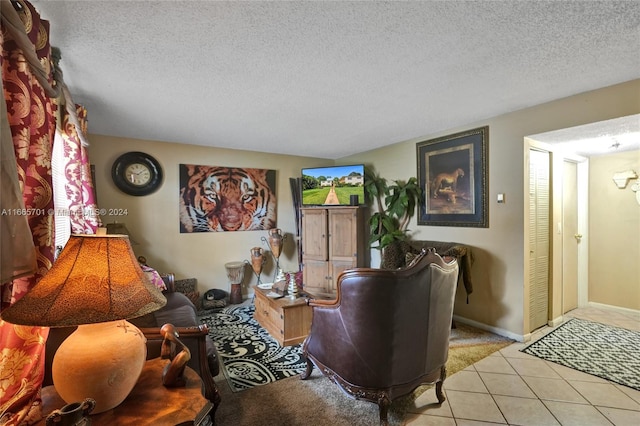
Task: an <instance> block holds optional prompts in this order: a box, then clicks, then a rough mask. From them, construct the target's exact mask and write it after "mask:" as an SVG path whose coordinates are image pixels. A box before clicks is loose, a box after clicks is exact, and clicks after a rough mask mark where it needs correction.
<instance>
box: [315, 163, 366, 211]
mask: <svg viewBox="0 0 640 426" xmlns="http://www.w3.org/2000/svg"><path fill="white" fill-rule="evenodd" d="M362 204H364V165H363V164H356V165H351V166H331V167H314V168H307V169H302V205H303V206H339V205H343V206H349V205H352V206H353V205H362Z"/></svg>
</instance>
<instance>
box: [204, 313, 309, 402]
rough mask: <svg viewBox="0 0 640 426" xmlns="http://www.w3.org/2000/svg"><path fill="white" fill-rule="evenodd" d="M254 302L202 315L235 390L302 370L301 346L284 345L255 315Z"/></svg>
mask: <svg viewBox="0 0 640 426" xmlns="http://www.w3.org/2000/svg"><path fill="white" fill-rule="evenodd" d="M254 310H255V306H254V305H248V306H233V307H228V308H225V309H223V310H221V311H220V312H218V313H215V314H212V315H205V316H202V317H200V322H201V323H205V324H207V326H208V327H209V335H210V336H211V338H212V339H213V341H214V342H215V345H216V348H217V349H218V353H219V354H220V358H221V359H222V364H223V366H222V367H223V368H222V370H223V371H224V374H225V376H226V378H227V381H228V382H229V386H230V387H231V389H232V390H233V391H234V392H239V391H242V390H245V389H249V388H251V387H254V386H258V385H264V384H267V383H271V382H275V381H276V380H280V379H284V378H286V377H291V376H295V375H298V374H300V373H301V372H303V371H304V369H305V368H306V361H305V360H304V359H303V358H302V346H301V345H294V346H285V347H282V346H280V344H279V343H278V342H277V341H276V340H274V339H273V338H272V337H271V336H270V335H269V333H268V332H267V330H265V329H264V328H262V327H261V326H260V324H258V322H257V321H256V320H255V319H253V312H254Z"/></svg>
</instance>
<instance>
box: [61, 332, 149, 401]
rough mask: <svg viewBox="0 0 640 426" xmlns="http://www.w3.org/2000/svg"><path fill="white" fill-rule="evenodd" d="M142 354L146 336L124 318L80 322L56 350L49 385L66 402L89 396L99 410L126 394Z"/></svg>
mask: <svg viewBox="0 0 640 426" xmlns="http://www.w3.org/2000/svg"><path fill="white" fill-rule="evenodd" d="M146 357H147V346H146V338H145V337H144V335H143V334H142V332H141V331H140V330H139V329H138V328H137V327H135V326H134V325H133V324H131V323H129V322H127V321H124V320H121V321H112V322H106V323H98V324H88V325H81V326H79V327H78V329H77V330H76V331H75V332H73V333H72V334H71V335H70V336H69V337H67V339H66V340H65V341H64V342H62V344H61V345H60V347H59V348H58V351H57V352H56V355H55V357H54V359H53V365H52V368H51V373H52V377H53V385H54V386H55V388H56V391H57V392H58V395H60V397H61V398H62V399H64V400H65V401H66V402H67V403H72V402H74V401H82V400H84V399H85V398H92V399H94V400H95V401H96V406H95V409H94V410H93V413H102V412H104V411H107V410H110V409H112V408H114V407H117V406H118V405H120V404H121V403H122V401H124V399H125V398H126V397H127V395H129V393H130V392H131V390H132V389H133V387H134V386H135V384H136V382H137V381H138V378H139V377H140V373H141V372H142V368H143V367H144V363H145V361H146Z"/></svg>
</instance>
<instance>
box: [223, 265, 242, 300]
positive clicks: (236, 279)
mask: <svg viewBox="0 0 640 426" xmlns="http://www.w3.org/2000/svg"><path fill="white" fill-rule="evenodd" d="M244 265H245V263H244V262H228V263H225V264H224V267H225V269H226V270H227V278H228V279H229V283H230V284H231V294H230V295H229V303H231V304H232V305H237V304H239V303H242V281H243V280H244Z"/></svg>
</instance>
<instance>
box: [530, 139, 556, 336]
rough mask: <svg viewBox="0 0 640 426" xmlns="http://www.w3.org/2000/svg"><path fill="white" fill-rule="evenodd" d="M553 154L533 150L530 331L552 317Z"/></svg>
mask: <svg viewBox="0 0 640 426" xmlns="http://www.w3.org/2000/svg"><path fill="white" fill-rule="evenodd" d="M550 196H551V195H550V155H549V153H548V152H543V151H537V150H534V149H531V150H529V328H530V330H529V331H533V330H535V329H537V328H540V327H542V326H543V325H546V324H547V322H548V318H549V264H550V257H549V255H550V246H549V240H550V235H549V225H550V215H551V209H550V204H551V203H550V199H551V198H550Z"/></svg>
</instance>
